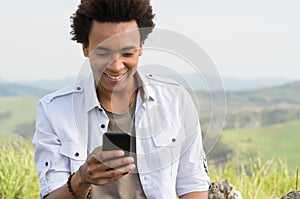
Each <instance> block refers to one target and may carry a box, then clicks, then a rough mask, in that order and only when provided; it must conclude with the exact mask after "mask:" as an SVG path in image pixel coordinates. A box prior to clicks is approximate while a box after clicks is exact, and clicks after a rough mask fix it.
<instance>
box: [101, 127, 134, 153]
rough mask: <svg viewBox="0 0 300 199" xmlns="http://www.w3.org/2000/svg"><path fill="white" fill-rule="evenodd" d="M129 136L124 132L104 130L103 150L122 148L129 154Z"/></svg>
mask: <svg viewBox="0 0 300 199" xmlns="http://www.w3.org/2000/svg"><path fill="white" fill-rule="evenodd" d="M130 141H131V136H130V134H129V133H126V132H106V133H104V134H103V146H102V150H103V151H110V150H123V151H124V152H125V156H129V152H130Z"/></svg>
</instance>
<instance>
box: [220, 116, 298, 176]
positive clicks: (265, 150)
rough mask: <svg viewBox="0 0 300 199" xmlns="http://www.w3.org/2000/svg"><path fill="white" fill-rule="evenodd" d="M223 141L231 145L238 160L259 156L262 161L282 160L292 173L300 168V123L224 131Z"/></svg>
mask: <svg viewBox="0 0 300 199" xmlns="http://www.w3.org/2000/svg"><path fill="white" fill-rule="evenodd" d="M221 139H222V141H223V142H224V143H225V144H227V145H229V146H230V147H231V148H232V149H233V150H234V151H235V156H236V157H237V158H238V159H242V160H245V159H248V157H249V156H258V157H261V158H262V159H274V158H275V159H276V158H281V159H282V160H285V161H286V162H287V165H288V167H289V170H290V171H295V169H296V168H300V154H299V152H300V144H299V142H300V121H293V122H288V123H284V124H280V125H274V126H267V127H263V128H257V129H240V130H228V131H224V132H223V134H222V137H221Z"/></svg>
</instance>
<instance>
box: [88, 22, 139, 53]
mask: <svg viewBox="0 0 300 199" xmlns="http://www.w3.org/2000/svg"><path fill="white" fill-rule="evenodd" d="M89 45H92V46H93V48H95V47H97V46H102V47H106V48H109V49H115V50H117V49H119V48H124V47H126V46H136V47H139V45H140V33H139V29H138V25H137V23H136V21H135V20H132V21H128V22H120V23H109V22H98V21H95V20H94V21H93V22H92V26H91V30H90V34H89Z"/></svg>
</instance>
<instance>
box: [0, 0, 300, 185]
mask: <svg viewBox="0 0 300 199" xmlns="http://www.w3.org/2000/svg"><path fill="white" fill-rule="evenodd" d="M78 3H79V1H78V0H76V1H74V0H73V1H67V0H52V1H33V0H27V1H20V0H10V1H3V0H1V1H0V5H1V6H0V16H1V17H0V27H1V31H0V43H1V48H0V55H1V59H0V71H1V73H0V139H1V140H5V139H7V138H8V137H10V136H16V135H18V136H21V137H22V138H25V139H26V140H29V141H30V140H31V139H32V136H33V132H34V120H35V106H36V103H37V100H38V99H39V98H41V97H42V96H44V95H45V94H47V93H49V92H52V91H54V90H57V89H59V88H62V87H64V86H66V85H69V84H72V83H73V82H74V79H75V78H76V75H77V74H78V72H79V70H80V67H81V66H82V64H83V63H84V61H85V58H84V57H83V54H82V52H81V45H79V44H76V43H75V42H73V41H71V40H70V38H71V36H70V34H69V32H70V31H71V29H70V16H71V15H72V14H73V13H74V11H75V10H76V7H77V5H78ZM152 4H153V8H154V11H155V13H156V17H155V21H156V24H157V27H158V28H162V29H168V30H172V31H175V32H178V33H180V34H183V35H185V36H187V37H188V38H190V39H191V40H193V41H195V42H196V43H198V44H199V46H201V47H202V48H203V49H204V50H205V52H206V53H207V54H208V56H209V57H210V58H211V60H212V61H213V62H214V64H215V67H216V68H217V70H218V72H219V75H220V77H221V78H222V81H223V84H224V89H225V92H226V101H227V107H226V109H227V111H226V118H225V122H224V126H223V131H222V134H221V137H220V139H219V140H218V142H217V144H216V145H215V147H214V149H213V150H212V151H210V153H209V154H208V161H209V165H211V167H212V168H213V167H217V166H219V165H226V164H227V163H228V162H230V163H234V164H241V163H242V164H244V165H247V164H250V162H251V161H252V160H253V159H260V160H262V161H268V160H279V161H280V162H284V164H283V165H284V166H285V167H287V171H288V173H291V175H294V173H295V171H296V169H297V168H299V167H300V156H299V151H300V145H299V144H298V143H299V140H300V92H299V91H300V56H299V52H300V37H299V35H300V12H299V7H300V1H297V0H287V1H280V0H263V1H261V0H252V1H238V0H228V1H218V0H212V1H203V0H197V1H195V0H185V1H179V0H173V1H159V0H152ZM172 64H176V63H172ZM194 84H197V82H194ZM195 87H197V86H195ZM194 92H195V93H197V94H198V96H201V94H202V93H203V92H207V91H205V90H202V89H201V87H199V89H198V90H195V91H194ZM205 103H206V102H204V104H205ZM204 106H205V105H204ZM200 120H201V124H202V130H203V134H204V135H205V133H206V131H207V129H208V126H209V122H210V111H209V110H203V112H202V113H201V114H200ZM0 153H1V150H0ZM0 184H1V183H0ZM290 189H291V188H290Z"/></svg>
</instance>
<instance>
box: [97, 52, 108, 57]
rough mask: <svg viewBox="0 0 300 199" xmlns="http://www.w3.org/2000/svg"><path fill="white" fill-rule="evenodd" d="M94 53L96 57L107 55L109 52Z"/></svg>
mask: <svg viewBox="0 0 300 199" xmlns="http://www.w3.org/2000/svg"><path fill="white" fill-rule="evenodd" d="M96 55H97V56H98V57H107V56H108V55H109V53H104V52H103V53H102V52H97V53H96Z"/></svg>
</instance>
